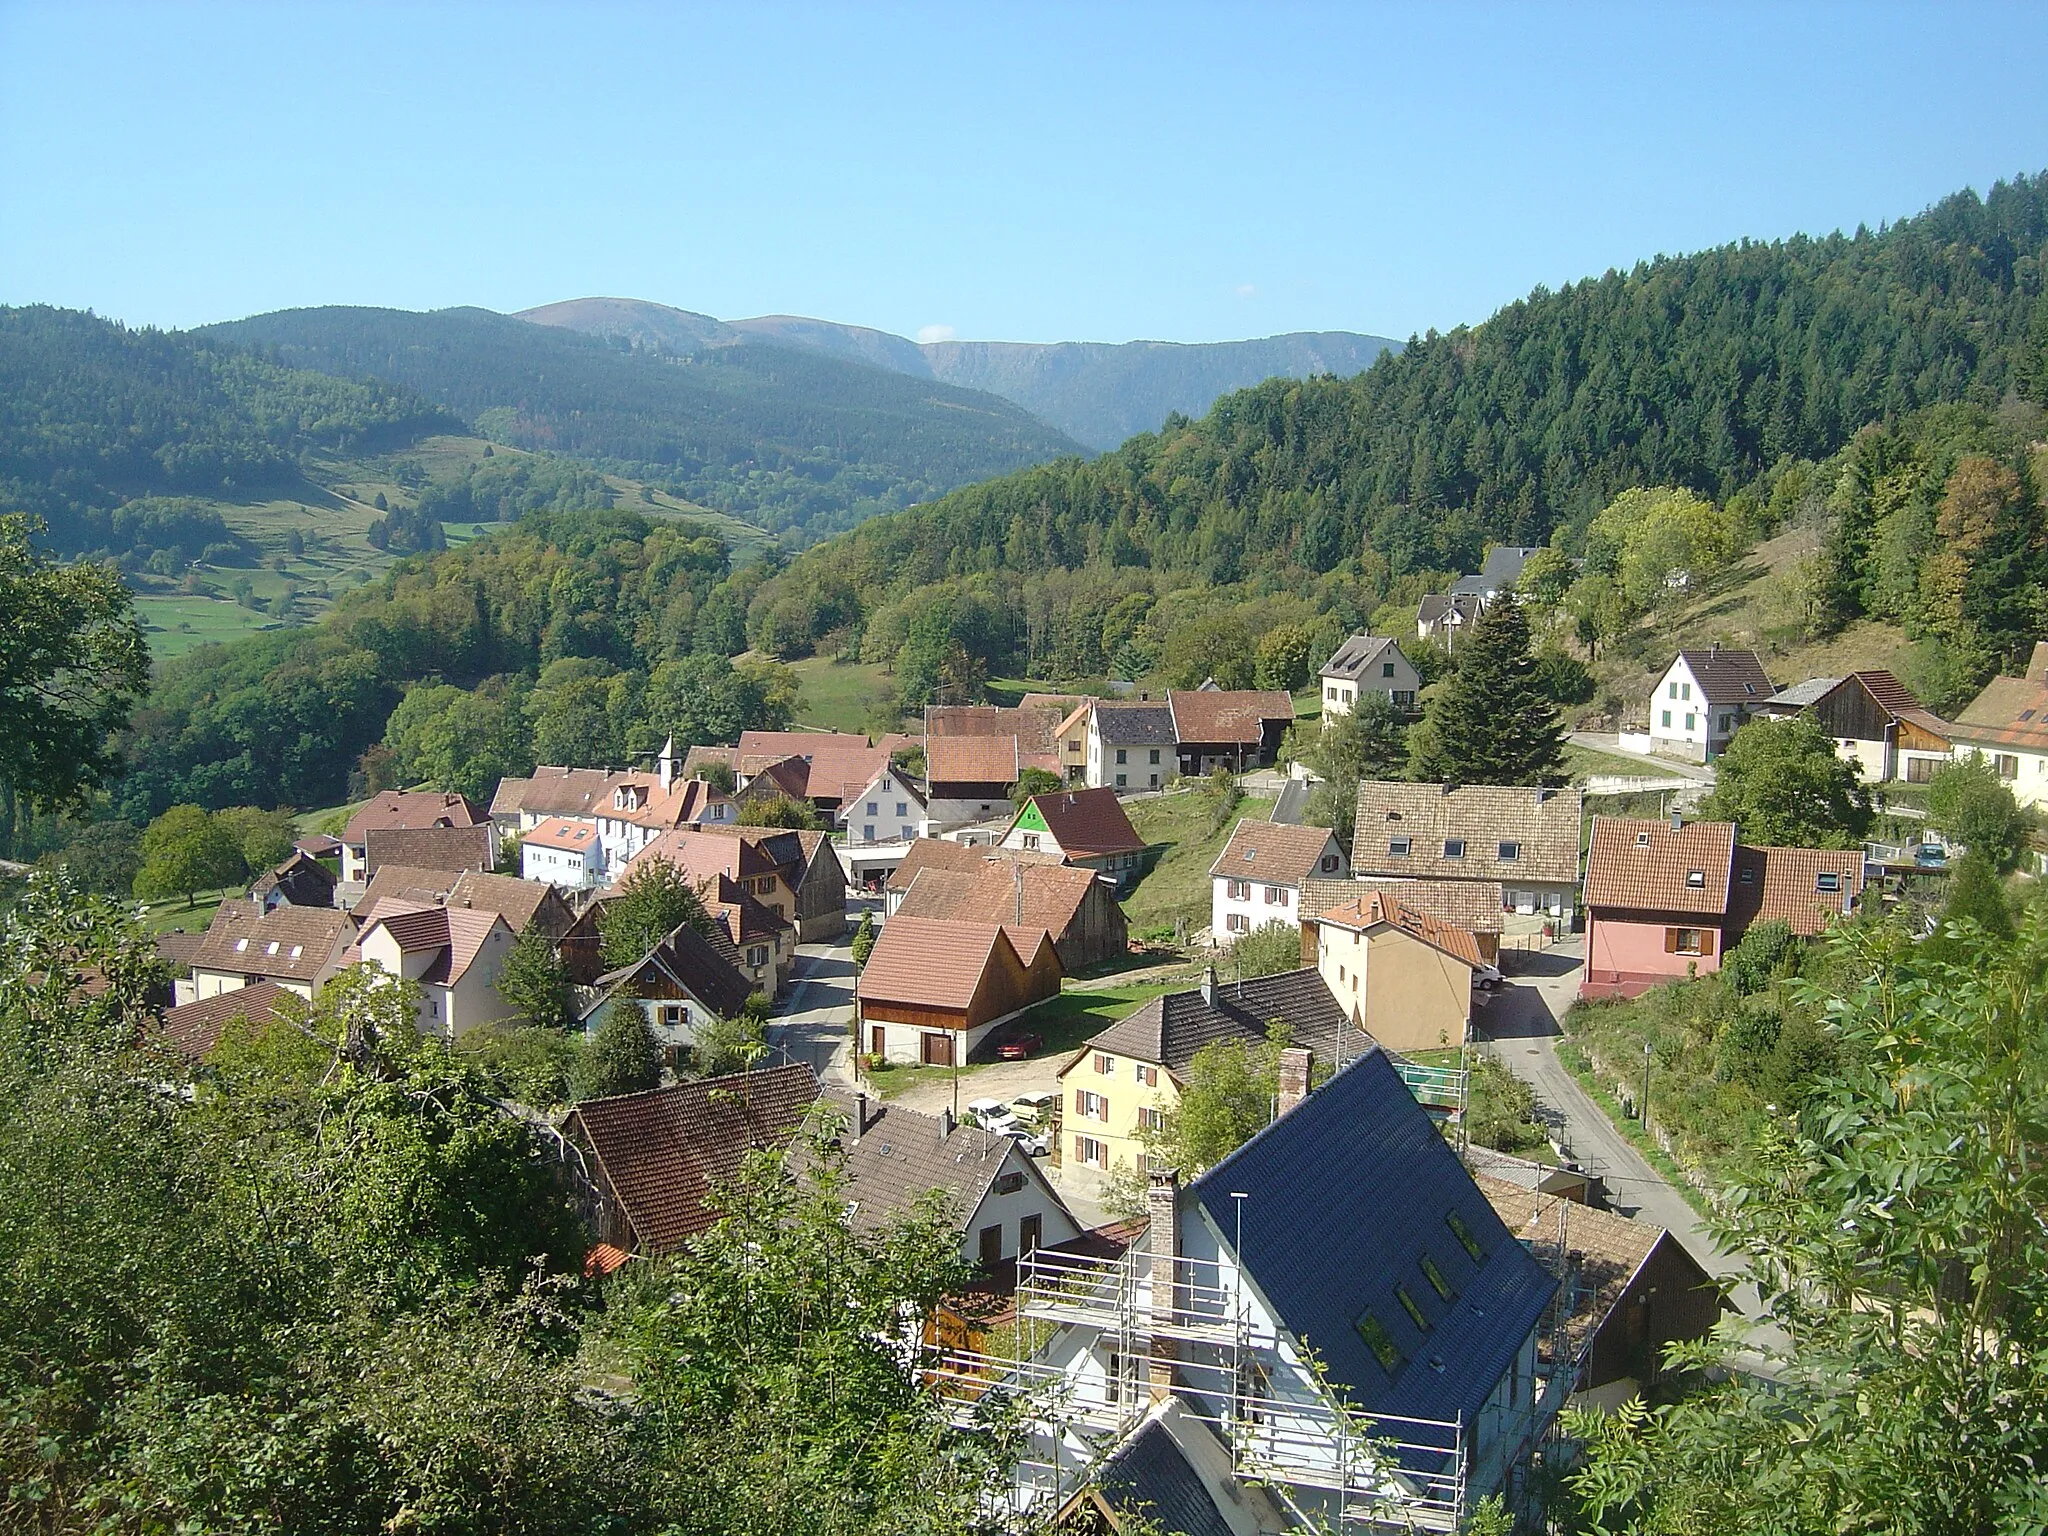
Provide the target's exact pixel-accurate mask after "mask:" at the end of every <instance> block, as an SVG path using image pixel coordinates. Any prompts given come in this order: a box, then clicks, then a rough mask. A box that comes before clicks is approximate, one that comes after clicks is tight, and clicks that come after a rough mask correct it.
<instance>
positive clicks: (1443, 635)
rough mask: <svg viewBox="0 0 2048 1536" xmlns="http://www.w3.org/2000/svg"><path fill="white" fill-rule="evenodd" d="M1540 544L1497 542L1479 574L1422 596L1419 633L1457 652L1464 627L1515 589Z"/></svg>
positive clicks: (1417, 633)
mask: <svg viewBox="0 0 2048 1536" xmlns="http://www.w3.org/2000/svg"><path fill="white" fill-rule="evenodd" d="M1539 547H1540V546H1535V545H1526V544H1520V545H1518V544H1496V545H1494V546H1493V548H1491V549H1489V550H1488V551H1487V552H1486V558H1485V559H1484V560H1483V561H1481V562H1480V566H1479V574H1478V575H1476V576H1460V577H1459V578H1458V579H1457V580H1456V581H1454V582H1452V583H1451V588H1450V590H1449V591H1448V592H1432V593H1430V594H1429V595H1428V596H1426V597H1424V598H1423V599H1422V602H1421V604H1420V606H1419V607H1418V608H1417V609H1416V613H1415V637H1416V639H1418V640H1440V641H1442V642H1443V644H1444V646H1445V647H1446V648H1447V649H1449V650H1450V651H1452V652H1453V653H1455V652H1456V650H1457V641H1458V638H1459V636H1460V635H1462V634H1463V633H1464V631H1466V630H1468V629H1470V628H1471V627H1472V626H1473V625H1474V624H1476V623H1477V622H1478V621H1479V615H1480V614H1482V613H1484V612H1485V611H1486V610H1487V609H1488V608H1489V607H1491V606H1492V604H1493V602H1494V600H1495V599H1496V598H1498V597H1499V596H1500V595H1501V594H1502V593H1503V592H1511V591H1513V590H1514V587H1515V583H1516V582H1518V581H1520V580H1521V579H1522V567H1523V566H1525V565H1527V564H1528V563H1529V557H1530V556H1531V555H1533V554H1535V553H1536V551H1537V549H1538V548H1539Z"/></svg>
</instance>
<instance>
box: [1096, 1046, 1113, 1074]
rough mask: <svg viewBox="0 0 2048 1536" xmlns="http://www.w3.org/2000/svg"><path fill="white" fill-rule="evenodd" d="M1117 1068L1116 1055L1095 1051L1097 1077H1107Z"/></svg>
mask: <svg viewBox="0 0 2048 1536" xmlns="http://www.w3.org/2000/svg"><path fill="white" fill-rule="evenodd" d="M1115 1070H1116V1058H1115V1057H1114V1056H1107V1055H1104V1054H1103V1053H1102V1052H1101V1051H1097V1052H1096V1053H1095V1075H1096V1076H1097V1077H1107V1076H1109V1074H1110V1073H1112V1072H1114V1071H1115Z"/></svg>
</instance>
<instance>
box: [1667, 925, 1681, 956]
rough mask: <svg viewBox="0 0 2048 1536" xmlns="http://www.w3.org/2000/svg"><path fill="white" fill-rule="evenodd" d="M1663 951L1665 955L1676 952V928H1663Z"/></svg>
mask: <svg viewBox="0 0 2048 1536" xmlns="http://www.w3.org/2000/svg"><path fill="white" fill-rule="evenodd" d="M1664 953H1665V954H1667V955H1675V954H1677V953H1678V930H1677V929H1676V928H1666V929H1665V930H1664Z"/></svg>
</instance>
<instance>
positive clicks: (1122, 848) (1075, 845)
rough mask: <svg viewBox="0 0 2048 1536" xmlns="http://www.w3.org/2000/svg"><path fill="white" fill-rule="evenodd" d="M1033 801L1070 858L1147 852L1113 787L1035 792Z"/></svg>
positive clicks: (1047, 827) (1061, 847)
mask: <svg viewBox="0 0 2048 1536" xmlns="http://www.w3.org/2000/svg"><path fill="white" fill-rule="evenodd" d="M1029 803H1030V804H1031V805H1033V806H1036V807H1037V808H1038V814H1039V815H1040V816H1042V817H1044V818H1045V827H1046V831H1048V832H1049V833H1051V834H1052V839H1053V841H1054V842H1056V843H1058V844H1059V845H1060V851H1061V852H1062V853H1064V854H1066V855H1067V856H1068V857H1069V858H1072V857H1073V856H1075V855H1077V854H1078V855H1081V856H1083V857H1094V856H1097V855H1101V854H1107V853H1143V852H1144V851H1145V847H1146V844H1145V839H1143V838H1142V837H1140V836H1138V833H1137V829H1136V828H1134V827H1133V826H1132V825H1131V818H1130V817H1128V816H1126V815H1125V814H1124V808H1123V803H1122V802H1121V801H1119V800H1118V799H1117V797H1116V791H1115V790H1113V789H1063V790H1060V791H1058V792H1057V793H1054V794H1050V795H1033V796H1032V797H1031V799H1030V802H1029ZM1018 814H1019V815H1021V814H1022V812H1019V813H1018ZM1013 824H1014V823H1013Z"/></svg>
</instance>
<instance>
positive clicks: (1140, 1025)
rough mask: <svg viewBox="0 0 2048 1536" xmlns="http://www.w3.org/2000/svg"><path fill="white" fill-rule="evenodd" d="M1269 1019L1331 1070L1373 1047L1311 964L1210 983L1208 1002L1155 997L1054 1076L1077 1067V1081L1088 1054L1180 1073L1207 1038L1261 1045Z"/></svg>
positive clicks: (1175, 995)
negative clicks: (1284, 1027)
mask: <svg viewBox="0 0 2048 1536" xmlns="http://www.w3.org/2000/svg"><path fill="white" fill-rule="evenodd" d="M1275 1019H1277V1020H1279V1021H1280V1022H1281V1023H1283V1024H1285V1025H1287V1026H1288V1028H1289V1030H1290V1031H1291V1032H1292V1035H1291V1038H1292V1040H1293V1043H1294V1044H1295V1045H1298V1046H1302V1047H1304V1048H1305V1049H1307V1050H1309V1051H1312V1052H1314V1054H1315V1057H1316V1060H1318V1061H1320V1062H1324V1063H1327V1064H1329V1065H1331V1066H1335V1065H1336V1064H1337V1062H1338V1061H1339V1060H1340V1059H1341V1060H1343V1061H1345V1062H1350V1061H1354V1060H1356V1059H1357V1058H1358V1057H1359V1056H1362V1055H1363V1054H1365V1052H1367V1051H1369V1050H1372V1049H1373V1048H1374V1044H1373V1040H1372V1037H1371V1036H1370V1035H1368V1034H1366V1033H1365V1031H1363V1030H1361V1029H1360V1028H1359V1027H1358V1026H1357V1025H1356V1024H1354V1023H1352V1022H1351V1020H1350V1019H1349V1018H1348V1017H1347V1016H1346V1014H1345V1012H1344V1009H1343V1007H1342V1006H1341V1005H1340V1004H1339V1003H1338V1002H1337V1000H1336V998H1334V997H1332V996H1331V995H1330V989H1329V987H1327V986H1326V985H1324V983H1323V978H1322V977H1321V975H1320V974H1318V973H1317V971H1316V970H1315V968H1314V967H1313V966H1311V967H1308V968H1306V969H1303V970H1298V971H1282V972H1280V973H1279V974H1278V975H1274V976H1256V977H1253V978H1251V979H1250V980H1247V981H1218V982H1217V983H1216V984H1215V988H1214V996H1213V998H1212V999H1210V1000H1206V1001H1205V1000H1204V999H1203V997H1202V993H1201V989H1200V988H1196V989H1194V990H1193V991H1188V992H1169V993H1167V994H1166V995H1165V996H1163V997H1155V998H1153V999H1152V1001H1150V1002H1149V1003H1146V1004H1145V1005H1144V1006H1143V1007H1141V1008H1139V1009H1138V1010H1137V1011H1136V1012H1134V1013H1130V1014H1127V1015H1126V1016H1125V1017H1123V1018H1121V1019H1118V1020H1117V1021H1116V1023H1114V1024H1112V1025H1110V1026H1109V1028H1107V1029H1105V1030H1103V1031H1102V1032H1101V1033H1100V1034H1098V1035H1096V1036H1095V1037H1094V1038H1093V1039H1092V1040H1090V1041H1089V1042H1088V1044H1087V1045H1086V1046H1084V1047H1083V1048H1082V1050H1081V1052H1080V1053H1079V1054H1078V1055H1077V1056H1076V1057H1075V1058H1074V1061H1073V1062H1072V1063H1070V1064H1069V1065H1068V1067H1067V1068H1066V1069H1065V1071H1063V1072H1062V1073H1061V1076H1062V1077H1064V1076H1065V1075H1066V1072H1071V1071H1074V1070H1075V1069H1076V1068H1077V1067H1078V1068H1079V1070H1080V1071H1081V1072H1082V1074H1083V1075H1084V1077H1085V1075H1086V1074H1087V1073H1088V1072H1089V1070H1090V1068H1089V1067H1088V1065H1087V1061H1088V1057H1089V1056H1090V1054H1091V1053H1093V1052H1095V1051H1106V1052H1108V1053H1109V1054H1111V1055H1114V1056H1123V1057H1127V1058H1129V1059H1131V1060H1133V1061H1149V1062H1153V1063H1155V1064H1157V1065H1159V1066H1162V1067H1165V1068H1166V1069H1167V1071H1169V1072H1173V1073H1176V1074H1177V1073H1181V1072H1184V1071H1186V1070H1187V1066H1188V1063H1189V1062H1191V1061H1193V1060H1194V1059H1195V1053H1196V1052H1197V1051H1199V1050H1201V1048H1202V1047H1203V1046H1205V1045H1208V1044H1209V1043H1211V1042H1212V1041H1216V1040H1246V1041H1253V1042H1263V1041H1264V1040H1265V1039H1266V1032H1267V1026H1268V1025H1269V1024H1271V1023H1272V1022H1273V1021H1274V1020H1275Z"/></svg>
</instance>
